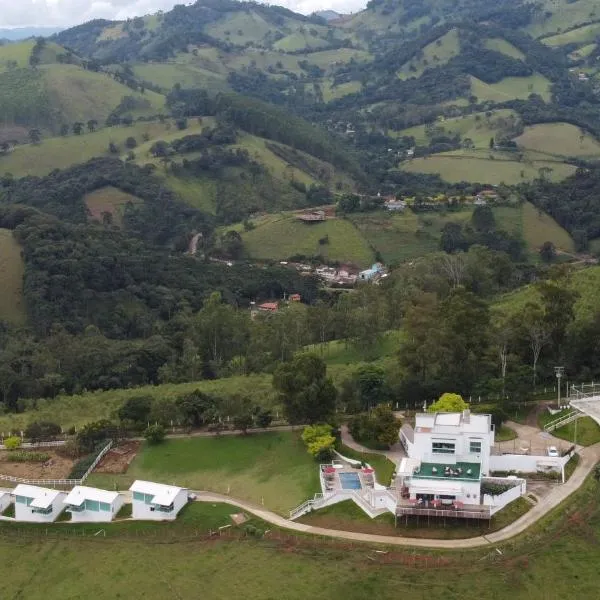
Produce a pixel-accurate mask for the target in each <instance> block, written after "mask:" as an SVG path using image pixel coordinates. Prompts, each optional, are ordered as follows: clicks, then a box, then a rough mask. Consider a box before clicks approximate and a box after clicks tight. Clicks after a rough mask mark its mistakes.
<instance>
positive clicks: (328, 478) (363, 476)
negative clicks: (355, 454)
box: [320, 461, 375, 492]
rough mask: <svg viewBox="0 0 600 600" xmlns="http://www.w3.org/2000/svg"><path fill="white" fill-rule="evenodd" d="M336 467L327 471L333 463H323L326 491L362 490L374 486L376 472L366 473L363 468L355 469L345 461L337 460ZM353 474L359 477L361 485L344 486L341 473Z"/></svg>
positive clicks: (322, 475) (322, 477)
mask: <svg viewBox="0 0 600 600" xmlns="http://www.w3.org/2000/svg"><path fill="white" fill-rule="evenodd" d="M335 465H336V469H335V472H333V473H327V472H325V469H326V468H329V467H331V466H332V465H321V473H320V475H321V479H322V481H323V488H324V490H323V491H324V492H337V491H345V492H348V491H360V490H364V489H366V488H372V487H373V484H374V481H375V477H374V473H364V472H363V470H362V469H355V468H353V467H352V466H351V465H347V464H345V463H342V462H341V461H340V462H336V463H335ZM346 474H348V475H352V476H353V477H354V476H355V477H358V481H359V482H360V487H344V486H343V484H342V480H341V478H340V475H346Z"/></svg>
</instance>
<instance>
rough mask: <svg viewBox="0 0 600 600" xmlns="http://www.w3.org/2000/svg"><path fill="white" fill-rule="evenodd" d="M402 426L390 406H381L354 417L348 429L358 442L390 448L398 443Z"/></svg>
mask: <svg viewBox="0 0 600 600" xmlns="http://www.w3.org/2000/svg"><path fill="white" fill-rule="evenodd" d="M401 425H402V423H401V422H400V421H399V420H398V419H396V417H395V416H394V413H393V412H392V409H391V408H390V407H389V406H386V405H379V406H377V407H376V408H375V409H374V410H372V411H370V412H365V413H362V414H360V415H356V416H354V417H353V418H352V419H351V420H350V423H349V425H348V429H349V430H350V433H351V434H352V437H353V438H354V439H355V440H356V441H359V442H363V443H365V444H367V445H371V446H372V445H375V446H377V447H380V448H389V447H390V446H393V445H394V444H395V443H397V442H398V432H399V431H400V426H401Z"/></svg>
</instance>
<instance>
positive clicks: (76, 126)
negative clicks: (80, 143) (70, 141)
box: [73, 121, 83, 135]
mask: <svg viewBox="0 0 600 600" xmlns="http://www.w3.org/2000/svg"><path fill="white" fill-rule="evenodd" d="M73 133H74V134H75V135H81V134H82V133H83V123H80V122H79V121H77V122H75V123H73Z"/></svg>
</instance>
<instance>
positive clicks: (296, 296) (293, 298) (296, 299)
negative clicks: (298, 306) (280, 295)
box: [289, 294, 302, 302]
mask: <svg viewBox="0 0 600 600" xmlns="http://www.w3.org/2000/svg"><path fill="white" fill-rule="evenodd" d="M289 300H290V302H301V301H302V296H301V295H300V294H290V298H289Z"/></svg>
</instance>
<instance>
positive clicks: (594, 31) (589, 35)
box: [541, 23, 600, 48]
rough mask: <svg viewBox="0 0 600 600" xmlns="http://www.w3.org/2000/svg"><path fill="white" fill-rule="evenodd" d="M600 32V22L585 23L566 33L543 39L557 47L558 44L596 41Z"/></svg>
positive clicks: (547, 43)
mask: <svg viewBox="0 0 600 600" xmlns="http://www.w3.org/2000/svg"><path fill="white" fill-rule="evenodd" d="M599 33H600V23H593V24H591V25H584V26H583V27H578V28H577V29H572V30H571V31H567V32H565V33H559V34H557V35H553V36H551V37H546V38H543V39H542V40H541V41H542V42H543V43H544V44H546V45H547V46H550V47H551V48H556V47H557V46H566V45H567V44H582V45H583V44H587V43H589V42H594V41H595V40H596V39H597V37H598V34H599Z"/></svg>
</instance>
